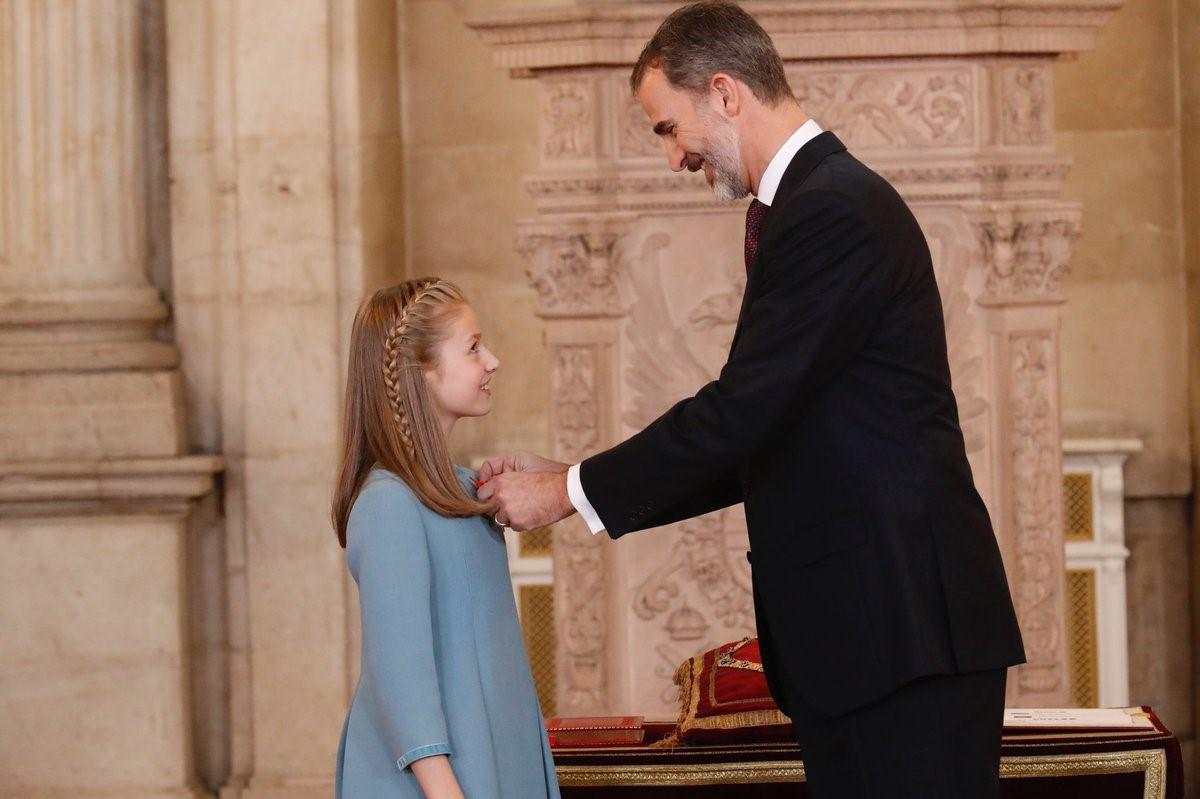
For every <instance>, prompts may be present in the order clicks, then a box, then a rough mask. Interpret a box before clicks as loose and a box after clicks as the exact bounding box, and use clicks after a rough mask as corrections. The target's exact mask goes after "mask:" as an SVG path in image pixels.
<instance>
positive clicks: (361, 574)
mask: <svg viewBox="0 0 1200 799" xmlns="http://www.w3.org/2000/svg"><path fill="white" fill-rule="evenodd" d="M354 513H355V516H356V517H357V518H356V519H355V525H354V534H353V535H352V536H350V537H349V540H348V541H347V552H346V555H347V563H348V565H349V567H350V573H351V575H353V577H354V580H355V582H356V583H358V591H359V596H360V599H361V606H362V630H363V641H364V642H365V643H366V644H367V645H366V646H364V647H363V653H362V682H361V687H360V690H364V691H367V692H369V694H370V699H371V705H372V707H374V708H376V709H377V710H378V711H379V713H378V721H379V722H380V727H381V731H382V732H383V735H384V737H385V740H386V743H387V744H388V746H389V748H390V750H391V752H392V753H393V757H395V759H396V765H397V767H399V768H400V769H405V768H407V767H408V766H409V765H411V764H412V763H413V762H414V761H416V760H419V759H421V758H424V757H429V756H431V755H440V754H446V755H448V754H451V751H450V736H449V734H448V732H447V726H446V717H445V711H444V707H443V704H442V695H441V690H440V689H439V686H438V670H437V666H436V663H435V660H434V658H435V647H434V634H433V618H434V615H433V608H432V603H431V591H432V578H431V568H430V556H429V544H428V541H427V538H426V530H425V526H424V524H423V522H422V519H421V514H420V513H419V511H418V505H417V500H416V498H415V497H414V496H413V495H412V494H411V493H410V492H409V491H408V490H407V488H404V487H401V486H400V485H398V484H397V483H396V481H394V480H380V481H374V482H372V483H371V484H369V485H367V486H366V487H365V488H364V490H363V492H362V494H361V495H360V496H359V498H358V501H357V502H356V503H355V507H354Z"/></svg>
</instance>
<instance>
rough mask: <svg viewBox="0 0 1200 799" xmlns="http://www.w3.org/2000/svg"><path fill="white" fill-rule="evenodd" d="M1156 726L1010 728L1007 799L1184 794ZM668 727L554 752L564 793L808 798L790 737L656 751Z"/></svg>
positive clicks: (1170, 741)
mask: <svg viewBox="0 0 1200 799" xmlns="http://www.w3.org/2000/svg"><path fill="white" fill-rule="evenodd" d="M1143 709H1144V710H1146V711H1147V713H1148V714H1149V716H1150V719H1151V721H1152V722H1153V723H1154V728H1153V729H1145V730H1122V731H1112V730H1107V731H1106V730H1079V729H1075V730H1040V729H1039V730H1029V729H1005V732H1004V744H1003V749H1002V751H1001V762H1000V776H1001V783H1000V784H1001V795H1002V796H1003V797H1004V798H1005V799H1051V797H1053V799H1182V797H1183V771H1182V759H1181V757H1180V753H1179V741H1178V740H1177V739H1176V738H1175V736H1174V735H1172V734H1171V732H1170V731H1169V730H1167V728H1166V727H1164V726H1163V724H1162V722H1161V721H1159V719H1158V717H1157V716H1155V715H1154V713H1153V711H1151V710H1150V709H1149V708H1143ZM671 728H672V725H670V724H668V723H647V725H646V740H645V742H644V743H643V744H641V745H639V746H621V747H596V748H586V749H585V748H565V747H558V748H555V750H554V763H555V766H556V767H557V769H558V782H559V786H560V787H561V789H562V795H563V797H564V799H650V797H653V799H684V797H687V799H729V798H731V797H747V799H750V798H753V799H784V797H786V798H787V799H801V797H807V796H808V795H809V794H808V791H807V786H806V785H805V781H804V761H803V758H802V756H801V752H800V748H799V747H798V746H797V745H796V744H795V743H793V742H788V741H778V742H759V743H731V744H724V745H702V746H681V747H678V748H676V749H672V750H667V749H652V748H650V746H649V745H650V744H651V743H654V742H655V741H659V740H661V739H663V738H665V737H666V736H667V735H668V734H669V733H670V730H671Z"/></svg>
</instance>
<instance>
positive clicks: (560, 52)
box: [469, 0, 1119, 715]
mask: <svg viewBox="0 0 1200 799" xmlns="http://www.w3.org/2000/svg"><path fill="white" fill-rule="evenodd" d="M1118 5H1119V3H1118V2H1116V0H1068V2H1059V0H1033V2H1031V3H1025V4H1022V5H1021V7H1020V8H1016V7H1013V6H1011V5H1005V4H1004V3H1001V2H998V1H997V2H984V3H976V4H973V5H971V6H970V7H969V8H968V7H958V6H939V7H937V8H933V7H931V6H919V7H918V6H912V5H899V6H898V5H896V4H894V3H890V2H887V0H866V1H865V2H862V3H856V4H854V5H853V6H846V7H844V8H841V7H839V8H833V7H831V6H830V7H825V6H822V7H821V8H815V7H811V6H809V5H806V4H799V3H780V2H748V3H746V8H747V10H749V11H750V12H751V13H753V14H755V15H756V17H757V18H758V19H759V21H760V22H762V23H763V25H764V27H765V28H766V29H767V31H768V32H769V33H771V34H772V36H773V38H774V39H775V42H776V45H777V46H778V48H779V50H780V53H781V54H782V56H783V58H784V61H785V67H786V69H787V72H788V77H789V80H790V82H791V85H792V88H793V90H794V91H795V92H796V95H797V98H798V99H799V100H800V102H801V105H802V106H803V107H804V108H805V110H806V111H807V112H808V114H809V115H810V116H812V117H814V118H815V119H816V120H817V121H818V122H819V123H820V124H821V125H822V126H823V127H824V128H825V129H827V130H833V131H834V132H835V133H837V134H838V135H839V136H840V137H841V138H842V140H843V141H845V142H846V144H847V145H848V146H849V148H850V150H851V151H852V152H853V153H854V154H855V155H856V156H858V157H859V158H862V159H863V160H865V161H866V162H867V163H868V164H869V165H871V166H872V167H873V168H874V169H876V170H877V171H878V172H880V173H881V174H882V175H883V176H884V177H885V178H887V179H888V180H889V181H890V182H891V183H892V184H893V185H894V186H896V188H897V189H898V190H899V191H900V192H901V193H902V194H903V195H904V197H905V199H906V200H907V201H908V203H909V204H910V206H911V207H912V208H913V211H914V213H915V214H916V216H917V218H918V220H919V221H920V223H921V225H922V228H923V229H924V231H925V233H926V236H927V238H928V240H929V243H930V248H931V251H932V253H933V259H934V267H935V270H936V272H937V276H938V282H939V287H940V289H941V292H942V298H943V304H944V314H945V319H946V328H947V337H948V343H949V355H950V362H951V363H950V366H951V373H952V378H953V382H954V388H955V392H956V395H957V398H958V403H959V411H960V416H961V418H962V425H963V431H964V434H965V437H966V443H967V451H968V457H969V458H970V461H971V465H972V468H973V470H974V473H975V478H976V483H977V485H978V487H979V490H980V492H981V494H982V495H983V497H984V500H985V502H987V504H988V507H989V509H990V510H991V513H992V518H993V520H994V522H995V527H996V532H997V537H998V539H999V542H1000V546H1001V550H1002V552H1003V554H1004V558H1005V563H1006V566H1007V569H1008V573H1009V577H1010V581H1011V583H1012V588H1013V594H1014V599H1015V600H1016V604H1017V608H1018V613H1019V615H1020V619H1021V624H1022V627H1023V629H1024V631H1025V636H1026V643H1027V646H1028V649H1029V656H1030V663H1029V665H1028V666H1026V667H1024V668H1021V669H1018V670H1017V672H1016V674H1015V675H1014V678H1013V679H1012V680H1010V690H1009V696H1008V701H1009V704H1011V705H1014V706H1018V705H1029V706H1033V705H1061V704H1066V703H1067V701H1068V696H1069V693H1068V685H1067V677H1066V672H1065V666H1066V660H1065V648H1064V647H1065V641H1064V637H1063V630H1064V606H1063V598H1064V569H1063V540H1062V532H1061V523H1060V522H1061V515H1062V502H1061V479H1060V475H1061V455H1062V453H1061V443H1060V439H1061V434H1060V422H1059V399H1058V397H1059V388H1058V338H1057V335H1058V320H1059V311H1058V308H1059V304H1060V303H1061V301H1062V296H1061V293H1060V289H1059V286H1060V281H1061V278H1062V275H1063V274H1064V272H1065V270H1066V268H1067V262H1068V259H1069V255H1070V249H1071V243H1072V241H1073V239H1074V238H1075V236H1076V234H1077V231H1078V225H1079V218H1080V210H1079V208H1077V207H1075V206H1073V205H1070V204H1067V203H1063V202H1060V201H1059V200H1058V199H1057V198H1058V195H1059V191H1060V189H1061V186H1062V181H1063V178H1064V177H1065V175H1066V173H1067V171H1068V169H1069V164H1068V163H1067V162H1066V161H1065V160H1064V159H1062V158H1061V157H1059V156H1058V155H1057V153H1056V152H1055V149H1054V143H1053V118H1052V108H1051V105H1052V104H1051V102H1050V97H1051V95H1050V80H1051V75H1050V69H1049V65H1050V64H1051V62H1052V61H1053V59H1054V58H1056V57H1058V56H1059V55H1061V54H1064V53H1074V52H1077V51H1079V50H1082V49H1086V48H1088V47H1090V46H1091V45H1092V41H1093V38H1094V35H1095V31H1096V29H1097V28H1098V26H1099V25H1101V24H1102V23H1103V21H1104V20H1105V19H1106V18H1107V16H1108V15H1109V14H1110V13H1111V12H1112V10H1113V9H1114V8H1116V7H1117V6H1118ZM669 10H670V8H668V7H666V6H661V5H657V4H625V3H622V4H615V3H613V4H607V3H594V4H587V5H581V6H578V7H568V8H554V9H545V8H541V9H529V10H526V11H514V12H506V13H503V14H496V15H492V16H489V17H483V18H478V19H476V20H473V21H472V22H470V23H469V24H470V25H471V26H472V27H473V28H475V29H476V30H477V31H478V32H479V33H480V35H481V36H482V37H483V38H484V40H485V41H486V42H488V43H489V44H491V45H492V46H493V48H494V54H495V59H496V63H497V64H498V65H499V66H501V67H504V68H507V69H509V70H510V72H511V74H512V75H513V77H515V78H528V79H533V80H536V81H537V82H538V85H539V90H540V93H541V98H542V101H541V104H540V107H539V113H540V123H541V127H540V130H541V135H540V149H541V153H540V156H541V157H540V159H539V163H538V166H537V169H536V170H534V171H533V173H532V174H530V175H529V176H528V178H527V180H526V187H527V189H528V190H529V192H530V193H531V195H532V196H533V197H534V199H535V201H536V203H537V212H538V213H537V217H536V219H534V220H530V221H528V222H526V223H524V224H523V225H522V231H523V233H522V236H526V234H525V233H524V231H529V230H534V229H538V228H540V227H546V228H553V227H554V226H556V225H558V224H562V225H566V226H567V227H569V228H571V229H574V230H576V231H579V232H582V230H583V229H584V227H583V226H590V227H591V228H595V227H600V228H603V227H604V226H605V225H618V226H619V228H620V230H621V232H620V234H619V236H618V241H619V246H618V251H619V252H620V253H621V256H620V257H619V258H617V259H615V261H614V260H612V259H597V258H595V257H594V256H593V252H594V249H595V248H594V247H593V246H592V245H591V244H589V243H587V242H586V241H585V240H583V239H580V240H579V241H578V243H576V244H571V245H569V246H566V245H564V246H560V247H559V248H558V249H557V250H556V251H554V252H556V253H557V261H554V260H553V259H552V258H551V256H550V255H549V254H548V252H549V251H548V250H547V248H546V247H542V248H538V247H526V251H527V252H528V253H529V254H530V255H531V258H532V263H533V269H532V271H531V280H532V282H533V286H534V288H535V289H536V291H537V292H538V294H539V296H540V297H541V298H542V305H543V315H546V316H547V320H548V323H547V345H548V357H549V365H550V370H551V372H552V374H554V375H555V383H554V391H555V394H554V396H553V397H552V403H553V405H554V407H555V412H554V413H553V414H552V416H551V428H552V429H551V438H552V440H553V441H554V442H556V444H555V445H556V448H557V450H558V451H559V453H560V454H563V455H564V457H566V456H567V455H569V456H570V458H571V459H574V458H576V457H578V456H581V455H586V454H588V453H590V452H593V451H596V450H598V449H602V448H603V447H604V446H606V445H607V443H608V441H607V439H606V437H605V436H603V435H596V434H594V432H593V427H592V426H591V423H590V422H587V421H582V422H581V420H587V419H593V418H595V419H599V420H608V421H611V422H612V423H613V424H614V428H613V429H614V435H615V438H616V439H617V440H619V439H622V438H624V437H625V436H628V435H630V434H632V433H634V432H636V431H637V430H639V429H641V427H643V426H644V425H645V424H647V423H649V422H650V421H652V420H653V419H654V418H655V417H656V416H657V415H658V414H659V413H661V412H662V411H664V410H666V408H668V407H669V406H670V405H671V404H672V403H673V402H674V401H676V400H677V399H679V398H682V397H684V396H687V395H688V394H690V393H692V392H694V391H695V390H696V389H698V388H699V387H700V386H701V385H703V384H704V383H705V382H707V381H708V380H710V379H712V378H713V377H714V376H715V375H716V373H717V371H718V369H719V368H720V365H721V363H722V362H723V360H724V357H725V354H726V352H727V348H728V345H729V340H730V337H731V336H732V332H733V327H734V323H735V321H736V319H737V314H738V309H739V305H740V298H741V294H742V291H743V288H744V280H745V278H744V272H743V269H742V265H741V260H742V254H741V249H742V227H743V222H742V219H743V216H742V215H743V213H744V209H743V207H742V206H741V205H738V206H736V207H731V206H726V205H720V204H718V203H716V202H715V201H714V200H713V199H712V196H711V194H710V192H709V191H708V189H707V187H706V186H704V184H703V181H702V180H701V179H700V177H699V176H698V175H691V174H686V173H684V174H672V173H670V172H669V171H668V170H667V167H666V164H665V159H664V157H663V153H662V147H661V145H660V144H659V143H658V142H657V140H656V139H655V137H654V136H653V135H651V133H650V132H649V130H648V129H647V123H646V120H645V118H644V115H643V113H642V111H641V109H640V107H639V106H638V105H637V104H636V102H635V101H634V100H633V98H632V97H631V96H630V93H629V89H628V76H629V70H630V67H631V65H632V64H633V62H634V60H635V59H636V58H637V55H638V53H639V52H640V51H641V48H642V46H643V45H644V44H645V42H646V40H647V39H648V38H649V37H650V36H651V35H652V34H653V32H654V30H655V28H656V27H657V26H658V24H659V22H660V21H661V19H662V17H663V16H664V15H665V14H666V13H667V12H668V11H669ZM552 263H554V264H557V265H558V268H551V267H548V266H547V264H552ZM568 264H570V265H572V266H568ZM597 264H605V265H606V268H607V270H608V271H605V270H604V269H600V268H599V267H598V266H597ZM588 265H590V266H588ZM605 281H612V282H614V283H615V285H614V286H613V287H612V289H611V295H612V297H613V302H614V304H613V305H612V307H611V309H610V310H609V312H608V313H607V314H606V315H605V322H604V324H597V323H596V317H597V316H598V314H597V313H596V311H595V309H594V307H593V306H592V304H590V303H583V304H580V303H578V302H575V301H571V302H563V301H562V300H563V298H564V297H566V298H578V297H580V296H581V293H580V286H581V285H582V286H586V287H589V290H593V291H594V290H596V289H597V288H598V287H600V286H601V285H603V283H604V282H605ZM548 298H549V300H551V301H553V302H556V303H557V307H558V308H559V311H558V312H556V313H555V314H553V316H552V317H551V316H550V315H548V314H546V309H547V307H548V305H547V301H548ZM562 341H569V342H570V348H569V349H565V350H564V349H563V347H562V346H561V342H562ZM601 354H603V357H601ZM613 357H615V361H614V360H611V358H613ZM593 369H597V370H599V371H597V372H596V373H597V374H603V375H605V378H604V379H603V380H595V381H594V382H593V378H591V377H590V375H591V374H592V371H593ZM564 374H565V375H572V376H573V377H572V379H569V380H564V379H563V378H562V377H561V376H562V375H564ZM564 392H565V393H564ZM589 393H590V395H591V399H590V400H588V399H587V398H586V397H587V395H588V394H589ZM590 403H595V405H594V406H593V405H592V404H590ZM610 404H611V405H612V406H613V407H612V408H611V409H610V408H609V405H610ZM561 408H568V409H570V412H569V413H562V412H561V411H560V409H561ZM564 440H569V441H571V442H573V446H570V447H563V446H562V442H563V441H564ZM572 525H573V527H572V528H571V529H572V530H575V529H576V528H577V527H578V524H577V523H574V522H573V523H572ZM568 541H573V542H576V544H577V546H567V542H568ZM556 542H558V543H559V548H558V549H556V552H555V578H556V581H562V582H565V583H566V585H560V586H559V588H558V593H557V595H556V596H557V598H558V601H559V606H558V607H557V608H556V612H557V613H558V617H559V640H560V641H562V642H563V644H562V645H561V646H562V649H561V651H560V653H559V655H560V658H561V661H562V662H560V664H559V674H560V683H559V690H560V695H559V697H558V699H559V707H560V708H563V709H564V712H588V713H592V712H597V713H598V712H637V713H645V714H647V715H663V714H670V713H671V712H673V710H674V701H675V700H674V690H673V688H672V686H671V674H672V672H673V671H674V668H675V666H676V665H677V664H678V663H679V662H680V661H681V660H683V659H684V658H686V657H689V656H691V655H692V654H694V653H695V652H696V651H699V650H702V649H705V648H707V647H710V646H713V645H715V644H717V643H720V642H723V641H727V640H731V639H735V638H737V637H739V636H741V635H743V634H746V633H749V632H750V631H752V630H753V606H752V602H751V599H750V588H749V574H748V570H747V568H746V563H745V559H744V558H743V557H742V550H744V549H745V547H746V543H745V521H744V517H743V516H742V514H741V512H740V509H730V510H728V511H724V512H721V513H718V514H713V515H711V516H708V517H704V518H701V519H695V520H690V521H687V522H684V523H681V524H678V525H674V526H673V528H672V529H670V530H668V531H664V532H656V533H654V534H651V535H646V536H634V537H631V538H629V539H624V540H622V542H621V543H620V544H618V545H616V546H614V547H612V548H611V549H610V550H608V551H606V552H595V553H593V550H592V548H591V542H588V541H586V539H584V538H582V537H581V536H580V535H577V534H576V533H575V532H561V533H560V538H559V539H556ZM580 547H584V548H585V549H580ZM581 553H586V555H585V554H581ZM597 570H602V571H603V573H604V575H605V576H604V577H603V578H602V577H600V576H598V575H597V573H596V572H597ZM593 586H596V587H597V588H596V589H595V591H599V590H601V589H603V590H606V591H608V592H609V593H608V596H607V597H606V598H605V599H604V601H601V600H600V599H599V598H593V599H592V600H591V601H590V602H589V603H587V605H586V607H587V608H590V609H595V610H589V611H588V613H586V614H585V615H584V616H582V617H581V615H580V612H579V609H580V607H581V606H580V604H579V603H577V602H573V601H571V599H570V597H571V594H572V593H573V592H577V591H580V590H582V592H583V593H587V594H588V595H589V596H594V594H595V592H594V591H593V588H592V587H593ZM578 587H584V588H582V589H579V588H578ZM600 609H603V611H604V615H602V614H601V613H600V612H599V611H600ZM581 618H586V621H587V624H588V625H589V626H587V627H586V628H584V627H581V625H580V619H581ZM581 629H586V635H583V634H581V633H579V632H578V630H581ZM580 641H586V642H587V646H586V647H583V645H582V644H580V643H579V642H580ZM572 647H576V648H577V649H579V648H584V649H586V650H587V651H588V652H600V651H603V652H605V653H606V658H605V660H604V661H603V663H602V664H601V665H599V666H596V667H594V668H593V667H592V666H590V665H588V666H587V668H586V669H583V668H582V666H581V664H582V663H583V661H582V660H581V658H580V655H579V654H578V652H577V651H574V650H573V649H572ZM585 674H586V675H600V676H599V677H597V678H596V679H597V680H598V682H599V685H600V687H599V688H598V689H595V690H589V691H583V692H579V691H576V693H574V694H573V693H572V691H573V690H575V689H573V688H572V687H571V686H572V684H573V682H572V681H574V684H575V685H582V684H584V683H585V682H586V681H587V680H589V679H592V678H591V677H586V678H585ZM589 684H590V683H589Z"/></svg>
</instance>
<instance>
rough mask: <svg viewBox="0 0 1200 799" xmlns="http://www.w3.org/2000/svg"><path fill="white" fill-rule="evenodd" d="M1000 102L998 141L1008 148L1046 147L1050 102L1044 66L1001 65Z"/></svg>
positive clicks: (1050, 128) (1050, 131) (1049, 132)
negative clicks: (1001, 96)
mask: <svg viewBox="0 0 1200 799" xmlns="http://www.w3.org/2000/svg"><path fill="white" fill-rule="evenodd" d="M1000 74H1001V78H1000V82H1001V91H1002V93H1003V98H1004V102H1003V104H1002V106H1001V113H1000V130H1001V139H1002V141H1003V142H1004V143H1005V144H1010V145H1017V146H1021V145H1041V144H1048V143H1049V142H1050V139H1051V136H1052V135H1053V118H1052V117H1053V108H1054V100H1053V97H1051V95H1050V68H1049V67H1048V66H1046V65H1045V64H1018V65H1012V66H1005V67H1003V68H1002V69H1001V71H1000Z"/></svg>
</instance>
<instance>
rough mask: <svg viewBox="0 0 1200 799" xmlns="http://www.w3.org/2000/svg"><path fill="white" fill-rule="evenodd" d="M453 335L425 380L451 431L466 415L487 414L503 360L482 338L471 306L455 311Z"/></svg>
mask: <svg viewBox="0 0 1200 799" xmlns="http://www.w3.org/2000/svg"><path fill="white" fill-rule="evenodd" d="M448 323H449V325H450V331H449V335H448V336H447V337H446V339H445V340H444V341H442V343H441V344H440V345H438V351H437V357H436V360H435V364H436V365H435V366H434V367H433V368H432V369H428V370H426V372H425V384H426V385H427V386H428V387H429V393H430V396H431V398H432V400H433V405H434V408H435V410H436V411H437V415H438V418H439V419H440V420H441V422H442V429H443V430H445V431H446V434H447V435H449V434H450V430H451V428H453V427H454V423H455V422H456V421H458V420H459V419H461V418H463V417H464V416H485V415H486V414H487V412H488V411H490V410H491V409H492V389H491V386H490V384H491V380H492V375H493V374H495V372H496V370H497V369H498V368H500V361H498V360H496V356H495V355H492V353H491V352H489V351H488V349H487V348H486V347H484V346H483V343H482V342H481V341H480V339H481V337H482V334H481V333H480V332H479V321H478V320H477V319H476V318H475V312H474V311H472V310H471V306H469V305H463V306H462V307H461V308H459V309H458V310H457V311H455V312H452V314H451V316H450V319H449V322H448Z"/></svg>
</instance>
